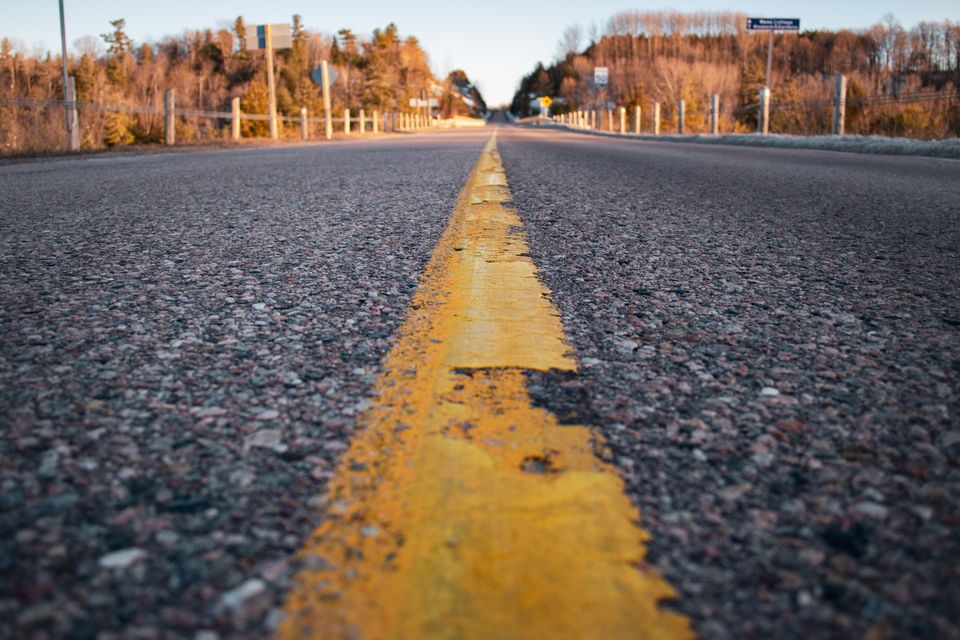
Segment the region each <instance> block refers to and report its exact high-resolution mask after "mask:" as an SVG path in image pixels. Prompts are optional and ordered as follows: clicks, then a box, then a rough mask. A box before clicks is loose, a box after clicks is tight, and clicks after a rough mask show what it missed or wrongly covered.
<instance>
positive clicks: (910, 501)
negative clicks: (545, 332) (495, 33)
mask: <svg viewBox="0 0 960 640" xmlns="http://www.w3.org/2000/svg"><path fill="white" fill-rule="evenodd" d="M500 152H501V155H502V156H503V159H504V164H505V166H506V171H507V176H508V179H509V180H510V184H511V188H512V190H513V194H514V198H515V205H516V206H517V207H518V209H519V212H520V214H521V217H522V218H523V220H524V223H525V225H526V229H527V233H528V235H529V237H530V241H531V247H532V251H533V255H534V260H535V262H536V263H537V265H538V266H539V267H540V269H541V274H542V277H543V278H544V280H545V282H546V283H547V284H548V286H549V287H550V288H551V289H552V291H553V293H554V297H555V300H556V303H557V305H558V307H559V309H560V311H561V313H562V316H563V320H564V323H565V326H566V329H567V331H568V334H569V335H570V336H571V339H572V341H573V342H574V346H575V348H576V350H577V356H578V358H579V360H580V362H581V365H582V369H581V372H580V374H579V375H578V376H573V377H572V376H557V375H548V374H532V375H531V376H530V378H531V382H530V384H531V387H532V393H533V394H534V395H535V397H537V398H538V400H539V401H540V402H541V403H543V404H544V405H546V406H548V407H550V408H552V409H553V410H554V411H555V412H556V413H557V414H558V415H561V416H562V417H564V418H565V419H566V420H568V421H585V422H587V423H589V424H592V425H594V426H596V427H598V428H599V429H600V430H601V431H602V432H603V433H604V435H605V436H606V438H607V439H608V442H609V445H610V446H609V452H608V454H609V456H610V458H611V460H612V462H614V463H615V464H617V466H618V467H619V468H620V470H621V472H622V473H623V474H624V477H625V478H626V479H627V482H628V485H629V490H630V493H631V497H632V498H633V499H634V501H635V502H636V504H637V505H638V506H639V507H640V510H641V518H642V521H643V525H644V527H645V528H647V529H648V530H649V531H650V532H651V533H652V535H653V539H652V540H651V541H650V543H649V547H650V556H649V558H648V560H650V561H651V562H652V564H653V565H654V566H655V567H656V568H657V569H659V570H660V571H662V572H663V573H664V574H665V576H666V577H667V579H668V580H669V581H670V582H671V583H672V584H673V585H674V586H676V587H677V588H678V590H679V592H680V595H679V598H678V599H677V601H676V602H675V603H673V606H675V607H676V608H678V609H679V610H681V611H683V612H685V613H687V614H689V615H690V616H691V617H692V618H693V620H694V624H695V626H696V628H697V630H698V633H699V634H700V635H701V637H703V638H773V637H776V638H813V637H816V638H853V637H870V638H874V639H886V638H906V637H916V638H921V637H922V638H956V637H960V620H958V615H957V612H958V611H960V586H958V585H960V563H958V562H957V558H958V557H960V536H958V533H957V532H958V531H960V503H958V501H957V496H958V495H960V468H958V467H960V465H958V459H960V430H958V417H957V416H958V409H960V406H958V405H960V399H958V377H960V259H958V252H960V190H958V189H957V185H958V184H960V162H955V161H945V160H930V159H905V158H885V157H864V156H852V155H847V154H835V153H824V152H795V151H775V150H765V149H737V148H704V147H696V146H694V145H676V144H663V143H653V144H650V143H638V142H625V141H615V140H606V139H598V138H596V137H586V136H577V135H576V134H559V135H558V134H555V133H554V134H550V133H545V132H536V131H531V130H516V129H512V130H509V132H504V133H503V134H501V136H500Z"/></svg>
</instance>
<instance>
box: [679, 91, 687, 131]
mask: <svg viewBox="0 0 960 640" xmlns="http://www.w3.org/2000/svg"><path fill="white" fill-rule="evenodd" d="M686 110H687V104H686V103H685V102H684V101H683V98H680V99H679V100H678V101H677V133H679V134H680V135H683V121H684V119H685V118H686V115H687V113H686Z"/></svg>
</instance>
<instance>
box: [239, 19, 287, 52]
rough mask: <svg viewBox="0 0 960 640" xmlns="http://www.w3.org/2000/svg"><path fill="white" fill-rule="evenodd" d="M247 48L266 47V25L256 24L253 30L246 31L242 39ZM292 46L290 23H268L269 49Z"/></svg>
mask: <svg viewBox="0 0 960 640" xmlns="http://www.w3.org/2000/svg"><path fill="white" fill-rule="evenodd" d="M243 42H244V44H245V45H246V46H247V49H266V48H267V25H265V24H258V25H257V28H256V29H255V30H250V31H247V34H246V36H244V39H243ZM292 46H293V36H292V35H291V33H290V25H289V24H286V23H278V24H271V25H270V48H271V49H289V48H290V47H292Z"/></svg>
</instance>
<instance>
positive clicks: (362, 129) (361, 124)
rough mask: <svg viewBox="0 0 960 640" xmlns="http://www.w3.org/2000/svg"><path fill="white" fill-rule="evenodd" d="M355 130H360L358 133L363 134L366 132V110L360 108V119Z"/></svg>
mask: <svg viewBox="0 0 960 640" xmlns="http://www.w3.org/2000/svg"><path fill="white" fill-rule="evenodd" d="M357 131H359V132H360V135H363V134H365V133H366V132H367V112H366V111H364V110H363V109H360V121H359V127H358V128H357Z"/></svg>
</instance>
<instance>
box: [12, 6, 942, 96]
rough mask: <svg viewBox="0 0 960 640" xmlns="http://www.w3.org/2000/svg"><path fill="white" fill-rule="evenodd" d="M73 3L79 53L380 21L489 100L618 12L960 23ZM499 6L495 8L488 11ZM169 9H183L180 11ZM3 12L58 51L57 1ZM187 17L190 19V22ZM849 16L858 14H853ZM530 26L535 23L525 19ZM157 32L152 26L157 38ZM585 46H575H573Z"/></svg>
mask: <svg viewBox="0 0 960 640" xmlns="http://www.w3.org/2000/svg"><path fill="white" fill-rule="evenodd" d="M72 4H73V3H72V2H71V0H66V2H65V5H66V7H65V11H66V16H67V45H68V51H69V52H70V53H71V54H72V53H78V51H77V49H76V45H77V43H79V42H82V41H83V40H84V39H85V38H90V37H92V38H95V39H97V40H100V38H99V36H100V34H102V33H105V32H107V31H108V30H109V29H110V25H109V21H110V20H115V19H117V18H124V19H125V20H126V21H127V32H128V34H129V35H130V37H131V38H133V40H134V41H135V42H137V43H140V44H142V43H144V42H147V43H151V44H156V43H158V42H159V41H161V40H162V39H163V38H166V37H171V36H174V37H175V36H178V35H180V34H182V33H183V32H184V31H195V30H204V29H219V28H221V27H229V26H230V25H232V23H233V21H234V20H235V19H236V17H237V16H238V15H242V16H243V17H244V19H245V20H246V21H247V22H248V24H260V23H263V22H266V21H269V22H281V21H284V20H289V19H290V18H291V17H292V16H293V15H294V14H296V13H299V14H301V15H302V16H303V20H304V26H305V28H306V29H307V30H309V31H311V32H314V33H318V34H322V35H333V34H335V33H336V32H337V31H338V30H339V29H342V28H349V29H351V30H353V31H354V32H355V33H357V34H358V35H360V36H361V37H363V38H367V37H369V35H370V34H371V33H372V31H373V29H374V28H377V27H380V28H382V27H384V26H386V25H387V24H389V23H390V22H393V23H394V24H396V25H397V27H398V28H399V30H400V32H401V34H402V35H403V36H404V37H406V36H414V37H416V38H417V39H418V40H419V41H420V43H421V45H422V46H423V47H424V49H425V50H426V51H427V54H428V55H429V56H430V62H431V67H432V69H433V70H434V73H435V74H437V75H438V76H441V77H442V76H445V75H446V74H447V73H449V72H450V71H452V70H454V69H463V70H464V71H465V72H466V74H467V75H468V76H469V78H470V80H471V81H472V82H473V83H474V84H475V85H476V86H477V87H478V88H479V89H480V91H481V92H482V94H483V97H484V99H485V100H486V102H487V104H488V105H490V106H491V107H494V106H499V105H502V104H508V103H509V102H510V100H511V99H512V98H513V95H514V92H515V91H516V89H517V87H518V85H519V82H520V79H521V78H522V77H523V76H524V75H526V74H528V73H529V72H530V71H531V70H533V69H534V68H535V66H536V65H537V63H538V62H541V63H543V64H544V65H549V64H550V63H551V62H552V61H553V60H555V58H556V56H555V53H556V49H557V43H558V42H559V40H560V37H561V35H562V33H563V30H564V29H565V28H566V27H568V26H570V25H572V24H579V25H580V26H581V27H583V29H584V31H589V30H590V28H591V26H595V27H596V28H598V29H600V30H602V29H603V28H604V27H605V25H606V22H607V21H608V20H609V19H610V18H611V17H612V16H613V15H615V14H617V13H620V12H623V11H633V10H636V11H658V10H663V11H677V12H680V13H690V12H695V11H737V12H741V13H752V14H754V15H758V16H767V17H799V18H800V19H801V29H802V30H803V31H813V30H818V29H830V30H839V29H852V30H862V29H869V28H870V27H871V26H873V25H875V24H877V23H878V22H880V21H881V20H882V19H883V17H884V16H885V15H886V14H888V13H889V14H893V15H894V16H895V17H896V18H897V20H898V21H900V23H901V24H902V25H903V27H904V28H910V27H913V26H914V25H916V24H917V23H919V22H922V21H936V22H940V21H944V20H951V21H958V20H960V15H958V14H960V11H958V10H957V9H956V6H955V4H954V3H952V2H951V3H948V2H945V1H942V0H925V1H924V0H920V1H917V2H913V3H911V4H910V5H909V6H903V5H902V3H897V2H890V1H886V0H883V1H878V2H876V3H875V4H874V5H873V6H872V7H871V8H870V9H869V11H870V14H869V15H868V14H866V13H864V11H863V9H857V8H853V7H849V6H844V7H835V6H832V5H831V4H830V3H828V2H826V1H825V0H810V1H809V2H806V3H805V4H804V5H803V7H802V10H801V11H796V10H791V8H792V7H793V8H795V7H796V6H797V5H795V3H787V2H759V1H758V0H750V1H746V2H741V3H739V4H740V5H741V6H740V7H736V8H735V7H710V8H704V7H702V6H697V4H696V3H694V2H687V1H684V0H681V1H679V2H674V3H673V5H674V6H673V7H670V8H662V7H658V6H656V5H652V6H650V5H648V6H635V5H633V6H632V5H629V4H628V5H623V4H621V3H618V2H612V1H610V0H597V1H596V2H594V3H592V5H591V6H590V7H586V8H585V7H583V6H582V3H574V2H566V1H564V0H558V2H554V3H551V4H550V5H549V7H547V8H545V9H542V8H541V9H538V8H537V7H531V6H513V5H512V4H508V3H506V2H503V1H502V0H495V1H494V2H491V3H489V4H488V5H487V7H485V9H484V11H476V10H473V9H470V8H469V7H462V6H453V7H449V8H437V7H433V8H429V9H426V10H425V9H423V8H420V9H417V8H414V7H410V6H395V5H388V4H387V3H386V2H383V1H382V0H371V1H370V2H369V3H368V4H367V5H366V9H365V14H364V15H363V17H361V18H358V17H357V15H356V14H357V12H356V11H353V12H351V11H349V10H344V11H337V10H336V8H331V9H330V11H328V12H326V16H327V17H326V19H324V18H322V17H319V18H318V16H317V14H310V13H309V11H310V7H309V6H302V5H300V6H298V5H299V3H295V2H289V1H287V0H276V1H275V2H273V3H272V5H271V9H270V11H269V12H268V11H264V10H263V8H262V7H261V5H260V4H258V3H253V2H250V1H249V0H236V1H235V2H231V3H229V4H228V3H220V2H214V3H203V4H202V5H201V6H195V3H187V2H185V1H184V0H170V1H169V2H168V3H167V4H166V5H164V7H162V8H160V7H156V6H146V5H143V6H131V5H129V4H126V3H122V2H118V1H116V0H93V1H92V2H89V3H87V4H86V5H85V6H84V8H83V10H82V12H81V10H79V9H77V8H76V7H72V6H71V5H72ZM638 4H640V3H638ZM211 5H213V6H211ZM498 6H502V7H504V9H502V10H501V11H496V7H498ZM177 7H182V10H178V9H177ZM3 13H4V15H5V17H6V19H5V20H4V26H10V25H12V33H8V32H3V31H0V38H4V37H6V38H9V39H10V40H11V41H12V42H14V43H16V44H17V45H19V46H22V47H24V48H25V49H26V50H27V51H28V52H31V53H35V52H42V53H46V52H49V53H51V54H52V55H54V56H57V55H59V53H60V31H59V29H60V25H59V12H58V8H57V3H56V2H51V1H48V2H47V3H45V6H39V7H38V6H37V5H36V4H32V5H29V6H27V5H19V4H18V5H15V6H14V7H8V8H6V9H4V10H3ZM951 13H952V14H953V15H951ZM265 14H267V15H265ZM874 14H875V15H874ZM322 15H323V14H321V16H322ZM190 16H195V19H191V18H190ZM813 16H817V17H813ZM857 16H862V17H860V18H859V19H858V18H857ZM854 20H857V21H856V22H854ZM175 22H180V23H189V24H181V26H179V27H176V26H173V25H174V23H175ZM318 22H326V23H328V24H329V26H327V25H324V26H317V23H318ZM531 24H532V25H535V26H533V27H530V26H528V25H531ZM144 25H149V26H144ZM465 26H466V27H467V28H466V29H465V28H464V27H465ZM157 32H161V33H160V35H157ZM101 44H102V41H101ZM586 44H587V43H586V42H584V43H582V46H581V48H583V47H584V46H586Z"/></svg>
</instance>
